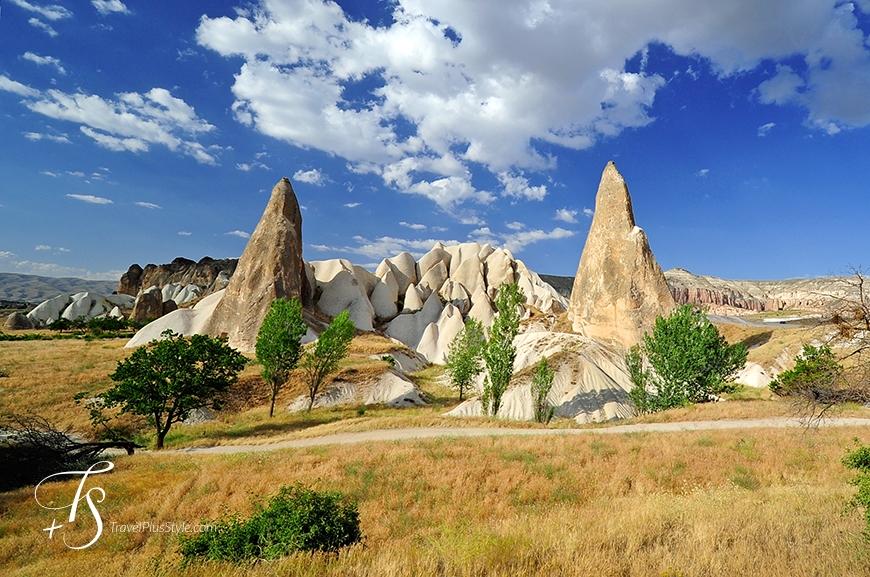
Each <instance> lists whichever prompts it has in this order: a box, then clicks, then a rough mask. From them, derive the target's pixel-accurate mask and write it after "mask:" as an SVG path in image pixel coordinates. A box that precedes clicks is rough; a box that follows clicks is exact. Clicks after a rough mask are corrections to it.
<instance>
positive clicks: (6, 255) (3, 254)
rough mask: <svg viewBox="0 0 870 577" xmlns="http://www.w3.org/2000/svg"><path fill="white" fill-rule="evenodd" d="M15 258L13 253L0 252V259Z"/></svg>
mask: <svg viewBox="0 0 870 577" xmlns="http://www.w3.org/2000/svg"><path fill="white" fill-rule="evenodd" d="M14 256H15V253H14V252H9V251H8V250H0V258H3V259H6V258H12V257H14Z"/></svg>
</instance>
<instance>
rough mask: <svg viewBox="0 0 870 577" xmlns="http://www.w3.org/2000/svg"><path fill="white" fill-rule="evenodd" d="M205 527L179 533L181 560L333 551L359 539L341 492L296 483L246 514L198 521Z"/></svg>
mask: <svg viewBox="0 0 870 577" xmlns="http://www.w3.org/2000/svg"><path fill="white" fill-rule="evenodd" d="M203 524H204V525H210V526H211V530H210V531H205V532H203V533H199V534H197V535H195V536H193V537H182V538H181V543H180V552H181V555H182V557H183V558H184V560H183V563H184V564H185V565H186V564H187V563H190V562H193V561H205V560H212V561H231V562H234V563H238V562H240V561H244V560H248V559H275V558H278V557H282V556H284V555H287V554H288V553H292V552H294V551H337V550H339V549H341V548H342V547H346V546H348V545H352V544H354V543H357V542H359V541H360V540H361V539H362V533H361V532H360V528H359V512H358V510H357V505H356V503H354V502H347V503H345V502H344V498H343V496H342V495H341V493H336V492H328V491H315V490H313V489H309V488H306V487H303V486H302V485H301V484H297V485H295V486H285V487H282V488H281V490H280V491H278V494H277V495H275V496H274V497H272V499H271V500H269V502H268V504H266V505H265V506H264V505H263V504H262V503H261V502H260V503H256V510H255V512H254V514H253V516H251V518H250V519H247V520H243V519H242V518H241V517H240V516H239V515H238V514H237V513H228V514H225V515H224V516H223V517H222V518H221V519H219V520H217V521H204V522H203Z"/></svg>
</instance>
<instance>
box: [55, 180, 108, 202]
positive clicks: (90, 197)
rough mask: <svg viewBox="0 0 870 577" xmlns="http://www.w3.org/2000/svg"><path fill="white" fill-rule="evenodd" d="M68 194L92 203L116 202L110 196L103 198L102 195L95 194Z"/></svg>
mask: <svg viewBox="0 0 870 577" xmlns="http://www.w3.org/2000/svg"><path fill="white" fill-rule="evenodd" d="M82 176H84V175H82ZM67 196H68V197H70V198H74V199H75V200H80V201H82V202H87V203H90V204H114V203H113V202H112V201H111V200H109V199H108V198H103V197H102V196H94V195H92V194H68V195H67Z"/></svg>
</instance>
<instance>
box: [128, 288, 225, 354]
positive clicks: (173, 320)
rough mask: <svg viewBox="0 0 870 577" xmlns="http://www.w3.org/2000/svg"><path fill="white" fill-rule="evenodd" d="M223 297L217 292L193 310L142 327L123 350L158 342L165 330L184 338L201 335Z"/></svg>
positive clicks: (177, 312) (182, 311)
mask: <svg viewBox="0 0 870 577" xmlns="http://www.w3.org/2000/svg"><path fill="white" fill-rule="evenodd" d="M223 296H224V291H218V292H216V293H214V294H210V295H208V296H207V297H205V298H204V299H202V300H201V301H199V302H198V303H196V306H194V307H193V308H189V309H178V310H175V311H172V312H171V313H169V314H168V315H163V316H162V317H160V318H159V319H157V320H155V321H152V322H150V323H148V324H147V325H145V326H144V327H142V328H141V329H140V330H139V332H137V333H136V334H135V335H133V338H132V339H130V341H129V342H127V344H126V345H124V348H126V349H132V348H135V347H138V346H142V345H145V344H148V343H150V342H151V341H153V340H159V339H161V338H162V337H161V336H160V334H161V333H162V332H163V331H165V330H166V329H172V331H173V332H175V333H178V334H181V335H184V336H190V335H196V334H202V333H203V332H204V331H203V329H204V327H205V323H206V322H207V321H208V319H209V318H210V317H211V314H212V313H213V312H214V309H215V307H217V305H218V303H219V302H220V300H221V298H222V297H223Z"/></svg>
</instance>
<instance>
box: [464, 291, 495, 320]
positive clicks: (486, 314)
mask: <svg viewBox="0 0 870 577" xmlns="http://www.w3.org/2000/svg"><path fill="white" fill-rule="evenodd" d="M471 300H472V301H473V302H474V306H473V307H471V310H470V311H468V316H469V317H471V318H473V319H477V320H479V321H480V323H481V324H482V325H483V327H484V328H487V329H488V328H489V327H491V326H492V321H493V319H495V307H494V306H493V304H492V301H491V300H490V299H489V296H488V295H487V294H486V293H485V292H483V291H480V292H478V293H476V294H475V295H474V296H472V297H471Z"/></svg>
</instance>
